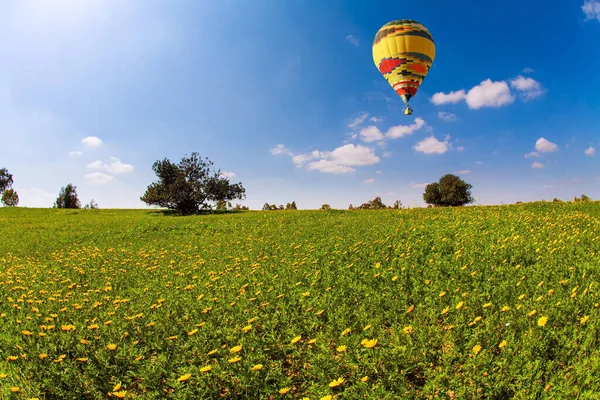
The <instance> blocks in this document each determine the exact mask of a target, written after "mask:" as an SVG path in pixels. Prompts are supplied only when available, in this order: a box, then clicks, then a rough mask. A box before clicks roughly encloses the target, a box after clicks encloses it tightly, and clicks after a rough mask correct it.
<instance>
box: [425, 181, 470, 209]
mask: <svg viewBox="0 0 600 400" xmlns="http://www.w3.org/2000/svg"><path fill="white" fill-rule="evenodd" d="M472 187H473V186H472V185H471V184H469V183H467V182H465V181H463V180H462V179H460V178H459V177H458V176H456V175H452V174H446V175H444V176H442V177H441V178H440V180H439V181H438V182H433V183H430V184H428V185H427V186H426V187H425V192H424V193H423V200H425V203H427V204H432V205H434V206H436V207H443V206H451V207H456V206H463V205H465V204H469V203H472V202H473V201H474V199H473V197H471V188H472Z"/></svg>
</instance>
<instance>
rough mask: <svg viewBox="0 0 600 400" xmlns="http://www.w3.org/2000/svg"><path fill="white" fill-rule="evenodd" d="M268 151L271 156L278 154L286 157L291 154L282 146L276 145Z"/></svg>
mask: <svg viewBox="0 0 600 400" xmlns="http://www.w3.org/2000/svg"><path fill="white" fill-rule="evenodd" d="M270 151H271V154H273V155H278V154H285V155H288V156H291V155H292V152H291V151H290V150H288V149H286V148H285V146H284V145H282V144H278V145H277V146H275V147H273V148H272V149H271V150H270Z"/></svg>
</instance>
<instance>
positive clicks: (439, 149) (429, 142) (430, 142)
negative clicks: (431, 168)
mask: <svg viewBox="0 0 600 400" xmlns="http://www.w3.org/2000/svg"><path fill="white" fill-rule="evenodd" d="M413 149H414V150H416V151H418V152H420V153H424V154H444V153H445V152H446V151H448V139H446V140H444V141H443V142H440V141H439V140H437V139H436V138H435V137H434V136H429V137H428V138H425V139H423V140H421V141H420V142H418V143H417V144H416V145H415V146H413Z"/></svg>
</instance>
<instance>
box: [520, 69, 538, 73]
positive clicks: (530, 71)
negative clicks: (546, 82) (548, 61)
mask: <svg viewBox="0 0 600 400" xmlns="http://www.w3.org/2000/svg"><path fill="white" fill-rule="evenodd" d="M534 72H535V70H534V69H533V68H523V73H524V74H532V73H534Z"/></svg>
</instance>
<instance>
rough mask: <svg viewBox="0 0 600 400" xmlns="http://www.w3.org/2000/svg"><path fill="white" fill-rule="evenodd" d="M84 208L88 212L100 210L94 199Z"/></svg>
mask: <svg viewBox="0 0 600 400" xmlns="http://www.w3.org/2000/svg"><path fill="white" fill-rule="evenodd" d="M83 208H85V209H86V210H96V209H98V203H96V202H95V201H94V199H92V200H91V201H90V203H89V204H86V205H85V206H83Z"/></svg>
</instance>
